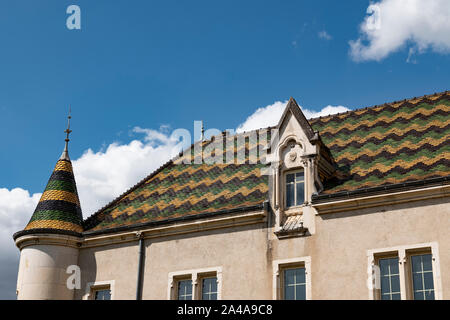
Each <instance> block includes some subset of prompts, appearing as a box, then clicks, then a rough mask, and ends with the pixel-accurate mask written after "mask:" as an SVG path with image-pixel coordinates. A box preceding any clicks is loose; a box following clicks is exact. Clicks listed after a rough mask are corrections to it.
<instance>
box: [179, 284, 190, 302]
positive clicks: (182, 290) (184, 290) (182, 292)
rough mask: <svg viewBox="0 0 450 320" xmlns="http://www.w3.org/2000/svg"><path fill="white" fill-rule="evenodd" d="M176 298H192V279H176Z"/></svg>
mask: <svg viewBox="0 0 450 320" xmlns="http://www.w3.org/2000/svg"><path fill="white" fill-rule="evenodd" d="M178 300H192V280H182V281H178Z"/></svg>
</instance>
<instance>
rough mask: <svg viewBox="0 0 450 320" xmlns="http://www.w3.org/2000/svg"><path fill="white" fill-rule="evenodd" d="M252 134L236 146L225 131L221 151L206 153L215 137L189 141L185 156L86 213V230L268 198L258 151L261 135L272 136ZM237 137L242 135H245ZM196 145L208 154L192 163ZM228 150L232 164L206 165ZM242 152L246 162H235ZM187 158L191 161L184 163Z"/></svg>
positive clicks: (256, 202)
mask: <svg viewBox="0 0 450 320" xmlns="http://www.w3.org/2000/svg"><path fill="white" fill-rule="evenodd" d="M254 133H256V135H255V137H256V139H254V137H247V138H246V144H245V147H243V148H241V149H239V150H238V149H237V148H236V140H235V139H234V138H235V137H236V136H234V137H231V138H232V139H233V140H234V143H233V141H231V143H228V144H227V141H228V142H230V139H228V140H227V137H225V136H223V139H224V140H223V141H224V143H223V145H224V146H225V147H224V149H223V150H220V151H219V152H220V153H219V152H217V153H216V152H214V151H213V152H211V153H208V148H211V147H213V143H214V140H210V141H205V142H198V143H197V144H195V145H192V146H191V147H190V148H189V149H188V150H186V151H185V152H184V156H183V155H180V156H179V157H177V158H176V159H175V160H173V161H169V162H168V163H166V164H165V165H163V166H162V167H161V168H159V169H158V170H156V171H155V172H154V173H152V174H151V175H150V176H148V177H146V178H145V179H143V180H142V181H141V182H139V183H138V184H137V185H136V186H134V187H132V188H131V189H130V190H129V191H127V192H125V193H124V194H123V195H121V196H119V197H118V198H117V199H116V200H114V201H113V202H112V203H110V204H108V205H107V206H106V207H104V208H103V209H101V210H100V211H98V212H97V213H96V214H94V215H92V216H91V217H90V218H88V219H87V220H86V221H85V223H84V225H85V229H86V230H90V231H97V230H105V229H112V228H118V227H122V226H130V225H136V224H142V223H144V222H154V221H163V220H168V219H174V218H179V217H186V216H190V215H199V216H200V215H204V214H205V213H213V212H218V211H229V210H231V209H239V208H246V207H254V206H257V205H262V204H263V203H264V201H266V200H267V199H268V180H267V177H266V176H264V175H262V174H261V170H260V169H261V168H263V167H265V166H266V165H265V164H263V161H261V160H262V159H260V157H259V154H260V153H259V152H258V150H260V148H262V146H265V145H266V143H263V140H262V139H270V135H264V136H263V135H262V134H259V132H256V131H255V132H254ZM240 136H241V137H245V134H243V135H240ZM265 141H266V142H267V141H268V140H265ZM199 145H201V146H200V148H202V149H203V150H204V152H205V154H207V155H208V154H210V156H209V157H204V158H203V159H200V161H197V162H199V163H197V164H196V163H195V162H194V157H193V155H194V150H195V148H196V146H199ZM227 150H228V151H230V150H232V151H231V152H232V153H231V154H232V159H233V162H234V163H230V164H208V160H211V159H212V157H214V156H219V157H225V156H226V151H227ZM240 152H242V154H243V155H245V159H246V161H245V162H244V163H242V164H237V163H238V162H237V161H235V160H236V159H237V157H238V154H239V153H240ZM187 158H190V160H191V161H192V162H191V164H184V163H183V161H184V160H185V159H187ZM224 159H225V158H224Z"/></svg>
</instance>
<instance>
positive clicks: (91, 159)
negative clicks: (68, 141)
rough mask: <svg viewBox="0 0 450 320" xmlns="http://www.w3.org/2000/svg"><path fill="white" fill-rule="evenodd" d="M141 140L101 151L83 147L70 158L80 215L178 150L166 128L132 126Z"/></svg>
mask: <svg viewBox="0 0 450 320" xmlns="http://www.w3.org/2000/svg"><path fill="white" fill-rule="evenodd" d="M133 132H135V133H144V134H145V136H144V138H143V140H144V141H140V140H133V141H131V142H130V143H128V144H118V143H112V144H110V145H109V146H108V148H107V149H106V150H105V151H99V152H93V151H92V150H91V149H89V150H87V151H86V152H85V153H84V154H83V155H82V156H81V157H80V158H79V159H77V160H74V161H72V164H73V170H74V174H75V179H76V182H77V188H78V193H79V197H80V202H81V205H82V210H83V215H84V217H87V216H89V215H91V214H93V213H94V212H95V211H97V210H98V209H100V208H101V207H102V206H104V205H105V204H107V203H108V202H109V201H111V200H113V199H114V198H115V197H117V196H119V195H120V194H122V193H123V192H125V191H126V190H127V189H128V188H130V187H132V186H133V185H134V184H136V183H137V182H138V181H140V180H141V179H142V178H144V177H145V176H147V175H148V174H150V173H151V172H152V171H154V170H155V169H157V168H158V167H159V166H160V165H162V164H163V163H165V162H167V161H168V160H169V159H170V158H172V157H174V156H176V155H177V154H178V153H179V152H180V151H181V150H180V148H179V147H178V146H177V141H175V140H173V139H171V138H170V136H169V135H168V134H167V133H166V128H165V127H162V128H160V130H159V131H157V130H152V129H142V128H139V127H136V128H134V129H133Z"/></svg>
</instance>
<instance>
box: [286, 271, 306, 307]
mask: <svg viewBox="0 0 450 320" xmlns="http://www.w3.org/2000/svg"><path fill="white" fill-rule="evenodd" d="M283 273H284V282H283V293H284V294H283V299H284V300H306V274H305V268H292V269H285V270H284V271H283Z"/></svg>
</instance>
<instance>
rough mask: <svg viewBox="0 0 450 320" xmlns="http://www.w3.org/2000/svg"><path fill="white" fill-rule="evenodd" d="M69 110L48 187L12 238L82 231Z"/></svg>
mask: <svg viewBox="0 0 450 320" xmlns="http://www.w3.org/2000/svg"><path fill="white" fill-rule="evenodd" d="M70 119H71V116H70V111H69V116H68V125H67V129H66V130H65V131H64V132H65V133H66V134H67V136H66V139H65V141H66V144H65V147H64V151H63V153H62V154H61V157H60V158H59V160H58V162H56V166H55V169H54V170H53V173H52V175H51V176H50V179H49V181H48V183H47V187H46V188H45V190H44V193H43V194H42V196H41V199H40V200H39V203H38V205H37V207H36V210H34V213H33V215H32V216H31V219H30V222H28V224H27V226H26V227H25V229H24V230H23V231H20V232H17V233H16V234H15V235H14V238H16V237H18V236H20V235H22V234H30V233H34V232H39V233H41V232H49V233H55V232H56V233H66V234H67V233H69V234H78V233H81V232H83V226H82V222H83V215H82V214H81V207H80V199H79V198H78V192H77V185H76V183H75V177H74V174H73V168H72V162H71V161H70V158H69V151H68V149H69V148H68V145H69V141H70V140H69V134H70V133H71V132H72V131H71V130H70Z"/></svg>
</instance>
